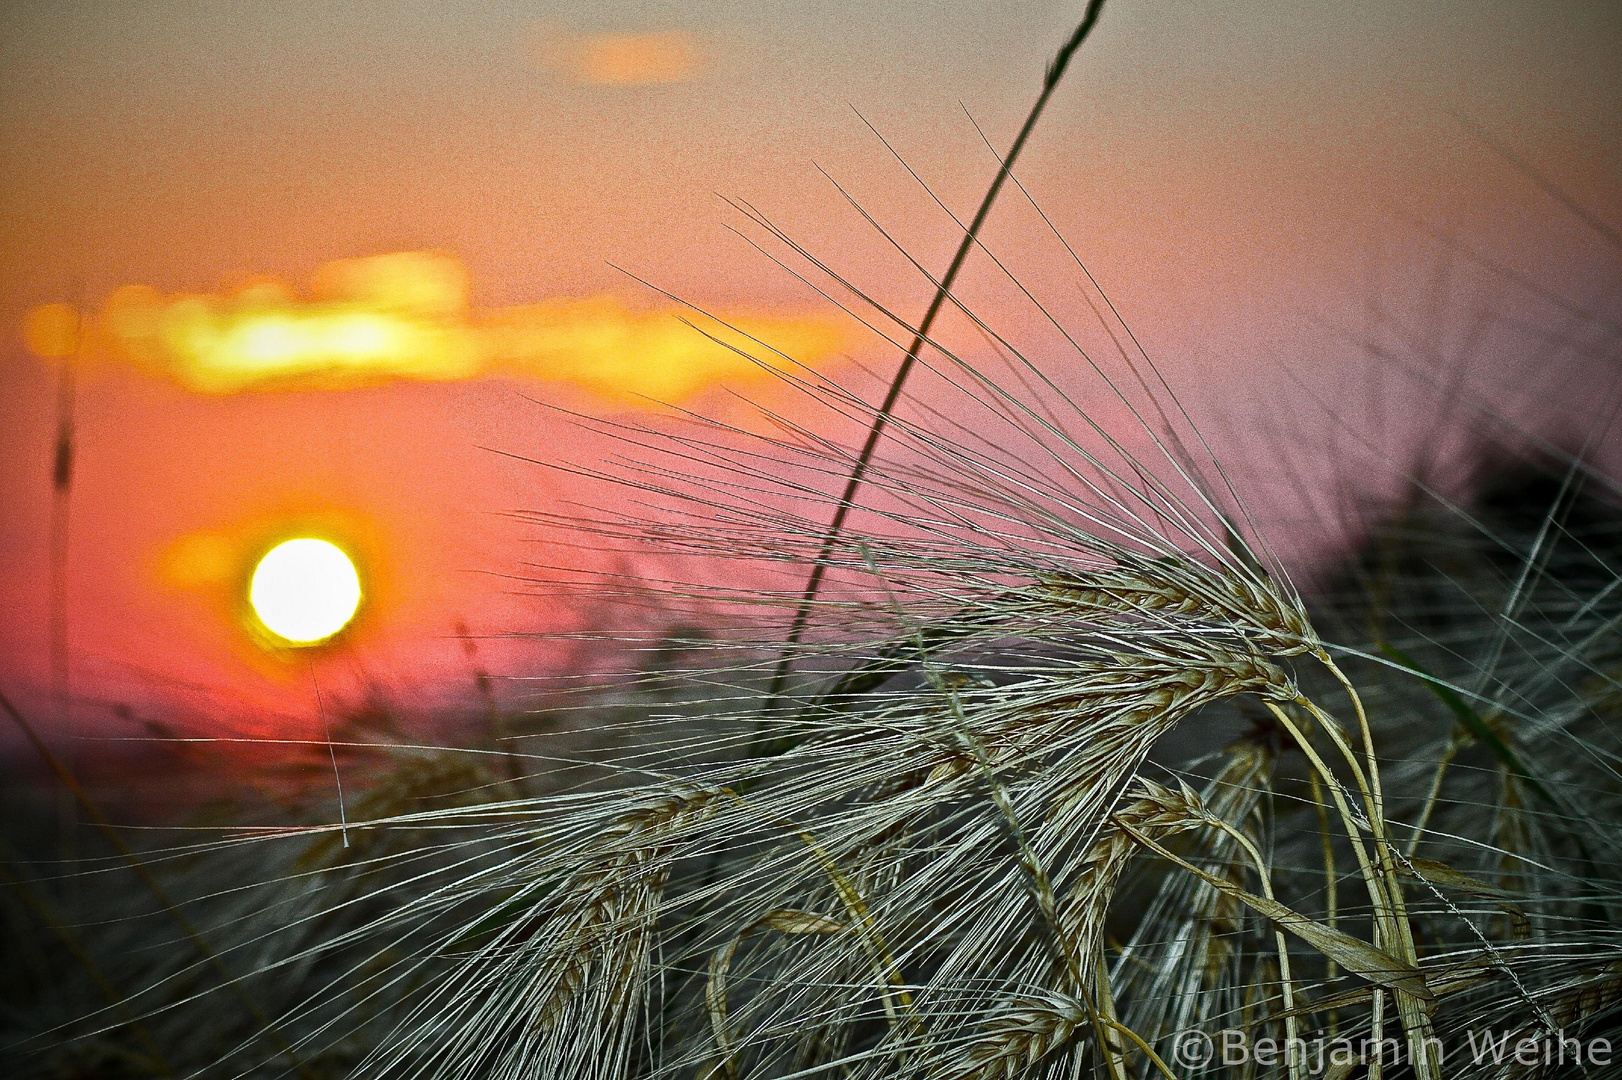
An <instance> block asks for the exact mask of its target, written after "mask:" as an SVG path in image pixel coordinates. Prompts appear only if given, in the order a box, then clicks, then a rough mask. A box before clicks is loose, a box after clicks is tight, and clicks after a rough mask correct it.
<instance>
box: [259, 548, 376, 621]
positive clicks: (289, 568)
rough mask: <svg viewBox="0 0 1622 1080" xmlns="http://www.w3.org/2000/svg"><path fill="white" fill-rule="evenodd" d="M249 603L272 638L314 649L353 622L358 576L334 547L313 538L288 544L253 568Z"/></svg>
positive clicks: (349, 563)
mask: <svg viewBox="0 0 1622 1080" xmlns="http://www.w3.org/2000/svg"><path fill="white" fill-rule="evenodd" d="M248 603H249V604H251V605H252V606H253V611H254V614H255V615H257V616H258V617H259V621H260V622H261V623H263V624H264V627H265V629H267V630H269V631H270V632H271V633H272V634H275V635H276V636H277V637H279V638H281V639H282V640H283V641H286V642H289V643H291V644H294V645H313V644H315V643H316V642H319V641H324V640H326V639H327V638H329V637H331V636H332V635H334V634H336V633H337V632H338V631H340V630H342V629H343V628H344V627H345V626H346V625H348V623H349V620H350V619H352V618H354V616H355V609H356V608H358V607H360V575H359V574H357V573H356V572H355V564H354V562H353V561H351V560H350V558H349V556H348V555H346V554H344V552H343V549H342V548H340V547H338V546H337V545H336V544H333V543H329V542H328V541H326V540H317V539H315V538H313V537H302V538H300V539H297V540H287V541H284V542H283V543H280V544H277V545H276V546H275V547H273V548H271V549H270V551H268V552H267V553H266V554H265V557H264V558H262V559H260V560H259V565H258V566H256V567H254V570H253V578H252V579H251V580H250V581H249V583H248Z"/></svg>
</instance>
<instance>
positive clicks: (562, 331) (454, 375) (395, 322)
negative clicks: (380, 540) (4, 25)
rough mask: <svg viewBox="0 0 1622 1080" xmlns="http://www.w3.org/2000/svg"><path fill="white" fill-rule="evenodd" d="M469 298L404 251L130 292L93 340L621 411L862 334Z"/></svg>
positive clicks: (203, 362) (122, 353)
mask: <svg viewBox="0 0 1622 1080" xmlns="http://www.w3.org/2000/svg"><path fill="white" fill-rule="evenodd" d="M469 294H470V281H469V277H468V274H467V270H466V268H465V267H464V266H463V265H462V263H461V262H460V261H459V260H458V259H456V258H455V257H454V256H451V255H448V254H445V253H443V252H433V251H412V252H399V253H395V254H390V255H377V256H371V257H367V258H358V259H341V260H338V261H336V262H332V263H328V264H326V265H324V266H322V267H321V268H319V269H318V270H317V271H316V272H315V273H314V274H313V275H312V276H311V278H310V282H309V287H308V289H307V290H306V295H305V296H300V295H299V294H298V293H296V292H295V291H294V290H293V289H292V288H290V287H289V286H288V285H286V284H285V283H283V282H280V281H278V280H275V279H270V278H259V279H254V280H253V281H251V282H249V283H248V284H247V285H245V286H243V287H242V288H239V289H237V290H236V291H235V292H232V293H230V294H212V295H199V294H182V295H178V296H167V297H166V296H163V295H162V294H160V293H158V292H156V291H155V290H153V289H150V288H147V287H145V286H140V285H132V286H126V287H124V288H121V289H118V290H116V291H115V292H114V293H113V294H112V295H111V296H110V297H109V298H108V300H107V303H106V306H105V307H104V309H103V311H102V314H101V317H100V318H99V319H98V320H96V321H95V323H94V325H92V326H91V327H89V334H90V336H91V340H92V345H93V351H94V352H95V353H96V354H97V355H100V356H103V357H107V358H111V359H114V360H117V361H122V362H128V363H133V364H135V365H137V366H139V367H141V368H144V369H147V370H151V371H157V372H161V373H163V374H166V375H168V376H170V377H172V378H174V379H175V380H176V381H177V382H179V383H180V384H181V385H182V386H184V387H186V388H187V389H189V390H194V391H196V392H198V393H204V394H231V393H236V392H238V391H242V390H251V389H275V388H290V387H296V388H301V389H344V388H348V387H354V386H365V385H372V384H376V383H379V382H384V381H389V380H393V379H411V380H426V381H445V380H456V379H468V378H474V377H479V376H489V375H497V376H513V377H523V378H535V379H542V380H546V381H551V382H558V383H566V384H570V385H573V386H576V387H580V388H582V389H585V390H587V391H589V392H591V393H594V394H596V395H598V396H599V397H602V398H605V399H608V400H611V401H614V402H616V403H619V404H622V405H624V404H634V403H637V402H639V401H646V400H648V399H652V400H653V401H658V402H671V403H674V402H679V401H684V400H687V399H690V398H692V397H693V396H695V395H697V394H699V393H702V392H703V391H705V390H708V389H710V388H712V387H714V386H716V385H719V384H721V383H727V382H731V383H736V382H739V381H743V380H750V379H757V378H761V377H764V376H765V375H766V374H767V372H766V371H765V370H764V369H763V368H762V366H761V365H765V367H766V368H772V369H782V368H784V367H786V366H788V365H789V363H790V361H789V360H788V359H786V357H792V359H793V361H794V362H798V363H802V364H806V365H808V366H816V365H818V364H821V363H823V362H825V361H827V360H828V359H829V358H830V357H832V356H834V355H835V354H837V353H838V352H839V351H840V350H842V349H843V348H844V346H845V344H846V339H847V336H848V332H847V329H846V327H845V324H843V323H842V322H841V321H840V320H838V319H835V318H833V317H831V316H826V315H810V314H806V315H772V314H763V313H758V312H747V311H728V312H719V313H717V314H718V317H719V318H720V319H721V320H722V321H723V323H724V325H723V324H722V323H716V322H714V321H713V320H710V319H706V318H703V317H701V316H697V315H695V314H693V313H691V312H689V311H687V310H686V309H681V308H676V307H665V308H661V309H655V310H652V311H642V312H639V311H633V310H631V309H630V308H628V307H627V306H626V305H625V304H624V303H623V302H622V301H621V300H619V299H617V298H615V297H613V296H607V295H601V296H594V297H586V298H560V299H554V300H549V301H546V302H543V303H539V304H531V305H525V306H519V307H508V308H498V309H495V310H492V311H488V312H479V311H476V310H474V309H473V307H472V304H471V301H470V296H469ZM72 318H73V312H72V309H71V308H65V307H64V306H63V305H60V304H50V305H45V306H43V307H40V308H36V309H34V311H32V312H31V313H30V314H29V316H28V318H27V320H26V327H25V329H26V337H27V339H28V341H29V344H30V347H31V348H33V349H34V351H35V352H36V353H39V354H41V355H45V356H61V355H65V354H66V352H67V351H71V349H72V346H71V344H67V345H64V344H63V343H64V342H67V341H70V340H71V339H72V338H73V335H74V332H75V327H76V324H74V323H73V322H72V321H71V320H72ZM683 320H688V321H692V322H694V323H696V324H701V325H702V326H703V332H702V333H700V332H699V331H698V330H696V329H694V327H693V326H689V325H686V324H685V323H684V321H683ZM706 335H710V336H706ZM712 337H713V338H715V339H719V340H712Z"/></svg>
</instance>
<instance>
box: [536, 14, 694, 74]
mask: <svg viewBox="0 0 1622 1080" xmlns="http://www.w3.org/2000/svg"><path fill="white" fill-rule="evenodd" d="M526 41H527V50H526V51H527V52H528V54H529V55H530V56H531V57H532V58H533V59H534V60H535V61H536V62H537V63H538V64H539V65H540V66H541V69H542V70H543V71H546V72H549V73H550V74H552V75H554V76H556V77H557V78H560V79H563V80H565V81H567V82H571V83H577V84H580V85H586V86H637V85H643V84H650V83H674V82H684V81H686V80H688V79H691V78H694V77H695V76H697V75H699V74H701V73H702V72H703V71H704V69H705V68H706V67H707V66H708V60H707V58H706V56H705V55H704V51H703V49H702V48H701V46H700V44H699V39H698V37H697V35H695V34H691V33H687V32H685V31H680V30H661V31H654V32H651V33H643V34H576V33H573V32H572V31H570V30H569V29H568V28H567V27H565V26H563V25H561V24H560V23H556V22H552V21H550V20H546V21H542V22H537V23H534V24H532V25H531V27H530V31H529V34H528V37H527V39H526Z"/></svg>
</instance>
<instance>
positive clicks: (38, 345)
mask: <svg viewBox="0 0 1622 1080" xmlns="http://www.w3.org/2000/svg"><path fill="white" fill-rule="evenodd" d="M23 340H24V341H26V342H27V343H28V348H29V350H30V351H31V352H33V353H34V355H35V356H43V357H46V358H47V359H51V360H59V359H61V358H62V357H65V356H72V355H73V353H74V350H75V349H77V348H78V347H79V313H78V312H77V311H75V310H74V309H73V308H72V306H70V305H68V304H41V305H40V306H39V307H37V308H34V309H33V310H32V311H30V312H29V313H28V315H27V317H26V318H24V320H23Z"/></svg>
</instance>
